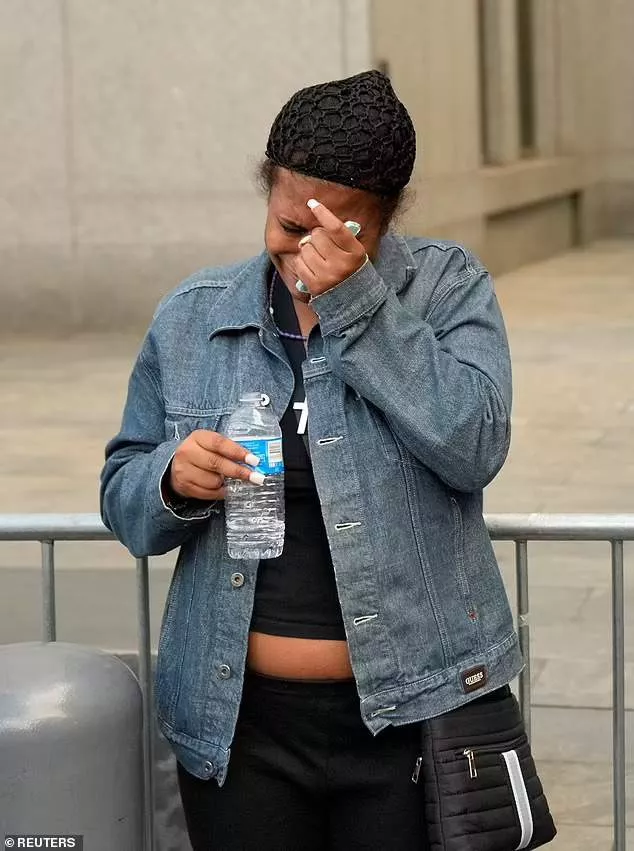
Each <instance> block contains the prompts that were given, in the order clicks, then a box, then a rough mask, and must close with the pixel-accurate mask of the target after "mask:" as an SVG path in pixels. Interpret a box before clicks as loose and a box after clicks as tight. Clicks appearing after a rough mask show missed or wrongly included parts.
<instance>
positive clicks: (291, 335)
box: [269, 269, 308, 343]
mask: <svg viewBox="0 0 634 851" xmlns="http://www.w3.org/2000/svg"><path fill="white" fill-rule="evenodd" d="M279 277H280V276H279V275H278V273H277V269H276V270H275V271H274V272H273V275H272V276H271V285H270V286H269V313H270V314H271V319H272V320H273V325H275V330H276V331H277V333H278V334H279V335H280V337H285V338H286V339H287V340H301V341H302V343H306V341H307V340H308V335H306V336H304V334H294V333H293V332H292V331H282V329H281V328H278V327H277V324H276V322H275V312H274V310H273V288H274V287H275V282H276V280H277V279H279ZM280 283H281V284H282V286H286V284H285V283H284V281H282V280H281V279H280Z"/></svg>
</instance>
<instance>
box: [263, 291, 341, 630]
mask: <svg viewBox="0 0 634 851" xmlns="http://www.w3.org/2000/svg"><path fill="white" fill-rule="evenodd" d="M272 304H273V310H274V314H275V322H276V324H277V326H278V328H280V329H282V330H283V331H287V332H291V333H294V334H296V335H299V333H300V330H299V327H298V323H297V317H296V315H295V308H294V307H293V299H292V297H291V294H290V293H289V291H288V290H287V288H286V286H285V285H284V284H283V282H282V281H281V280H279V279H278V278H276V285H275V286H274V288H273V293H272ZM280 339H281V341H282V343H283V345H284V348H285V350H286V354H287V356H288V359H289V362H290V364H291V367H292V369H293V374H294V375H295V390H294V392H293V397H292V399H291V401H290V403H289V406H288V408H287V409H286V411H285V413H284V416H283V417H282V420H281V422H280V425H281V428H282V451H283V454H284V497H285V515H286V524H285V526H286V531H285V536H284V549H283V550H282V554H281V555H280V556H278V557H277V558H272V559H262V560H261V561H260V565H259V568H258V579H257V585H256V589H255V604H254V608H253V616H252V620H251V629H253V630H255V631H257V632H264V633H268V634H269V635H284V636H293V637H296V638H322V639H323V638H325V639H338V640H343V639H345V637H346V635H345V631H344V627H343V619H342V616H341V607H340V605H339V598H338V596H337V587H336V583H335V574H334V569H333V566H332V559H331V557H330V548H329V546H328V538H327V537H326V530H325V528H324V521H323V519H322V516H321V506H320V504H319V497H318V495H317V488H316V486H315V480H314V478H313V470H312V466H311V463H310V456H309V454H308V450H307V441H305V435H306V434H307V428H308V413H307V408H306V395H305V393H304V379H303V375H302V363H303V361H304V360H305V358H306V350H305V346H304V341H303V340H302V339H298V340H295V339H289V338H287V337H284V336H282V335H280Z"/></svg>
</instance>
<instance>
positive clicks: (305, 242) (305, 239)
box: [297, 233, 310, 248]
mask: <svg viewBox="0 0 634 851" xmlns="http://www.w3.org/2000/svg"><path fill="white" fill-rule="evenodd" d="M309 242H310V234H309V233H307V234H306V236H303V237H302V238H301V239H300V241H299V242H298V243H297V244H298V245H299V247H300V248H301V247H302V245H308V243H309Z"/></svg>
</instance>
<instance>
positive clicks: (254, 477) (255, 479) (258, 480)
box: [249, 473, 266, 485]
mask: <svg viewBox="0 0 634 851" xmlns="http://www.w3.org/2000/svg"><path fill="white" fill-rule="evenodd" d="M265 479H266V476H265V475H264V473H251V475H250V476H249V481H250V482H251V484H252V485H263V484H264V480H265Z"/></svg>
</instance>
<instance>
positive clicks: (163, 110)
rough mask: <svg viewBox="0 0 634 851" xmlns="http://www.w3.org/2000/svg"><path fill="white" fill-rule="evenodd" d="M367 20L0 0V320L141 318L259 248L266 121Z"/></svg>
mask: <svg viewBox="0 0 634 851" xmlns="http://www.w3.org/2000/svg"><path fill="white" fill-rule="evenodd" d="M368 30H369V28H368V23H367V5H366V2H365V0H320V2H319V3H313V2H310V0H277V2H275V3H266V4H265V3H261V2H258V0H232V2H230V3H219V2H204V0H203V1H201V0H179V2H178V3H174V2H172V0H134V2H131V0H94V2H89V3H87V2H85V0H0V102H1V103H2V110H0V269H1V270H2V271H1V272H0V327H2V328H5V329H6V328H16V329H19V330H27V331H28V330H30V329H36V328H37V329H38V330H39V329H41V328H42V327H44V326H46V327H49V328H51V329H61V328H69V327H74V328H85V327H89V326H90V327H104V328H105V327H113V326H115V327H120V326H121V325H123V324H126V325H129V324H135V325H139V326H144V325H145V324H146V323H147V321H148V320H149V318H150V317H151V313H152V309H153V307H154V305H155V303H156V301H157V300H158V299H159V298H160V296H161V295H162V294H163V293H164V292H165V291H166V290H168V289H169V288H171V287H172V286H174V285H175V283H177V282H178V280H179V279H180V278H182V277H184V276H185V275H187V274H189V273H190V272H192V271H194V270H195V269H196V268H198V267H199V266H201V265H203V264H206V263H210V262H211V263H213V262H224V261H226V260H230V259H234V258H237V257H239V256H242V255H244V254H245V253H246V254H250V253H253V252H254V251H257V250H259V249H260V246H261V232H262V228H263V209H264V208H263V204H262V202H261V201H260V200H259V199H258V197H257V194H256V192H255V189H254V188H253V185H252V180H251V173H252V170H253V166H254V165H255V163H256V162H257V160H258V158H259V157H261V156H262V154H263V152H264V146H265V143H266V138H267V134H268V130H269V127H270V124H271V121H272V119H273V118H274V116H275V114H276V113H277V111H278V110H279V108H280V107H281V105H282V104H283V102H284V101H285V100H286V99H287V98H288V97H289V95H290V94H291V93H292V92H293V91H295V90H296V89H297V88H299V87H301V86H302V85H309V84H311V83H314V82H318V81H321V80H324V79H328V78H329V77H331V78H334V77H340V76H344V75H346V74H349V73H356V72H357V71H359V70H363V69H364V68H367V67H369V64H370V60H369V40H368Z"/></svg>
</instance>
